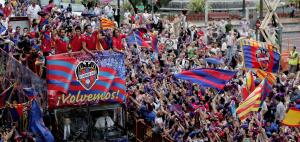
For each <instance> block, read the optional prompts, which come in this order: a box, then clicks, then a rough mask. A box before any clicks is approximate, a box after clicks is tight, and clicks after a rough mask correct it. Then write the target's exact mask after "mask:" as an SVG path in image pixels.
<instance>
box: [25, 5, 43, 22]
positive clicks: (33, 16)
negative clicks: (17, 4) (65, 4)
mask: <svg viewBox="0 0 300 142" xmlns="http://www.w3.org/2000/svg"><path fill="white" fill-rule="evenodd" d="M39 11H41V7H40V6H39V5H35V6H34V7H33V6H32V5H30V6H29V7H28V9H27V14H29V15H30V18H31V19H38V18H39V15H38V12H39Z"/></svg>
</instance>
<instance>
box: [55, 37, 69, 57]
mask: <svg viewBox="0 0 300 142" xmlns="http://www.w3.org/2000/svg"><path fill="white" fill-rule="evenodd" d="M55 41H56V44H55V45H56V46H55V54H61V53H67V52H68V42H66V41H63V40H62V39H61V38H59V37H58V38H56V39H55Z"/></svg>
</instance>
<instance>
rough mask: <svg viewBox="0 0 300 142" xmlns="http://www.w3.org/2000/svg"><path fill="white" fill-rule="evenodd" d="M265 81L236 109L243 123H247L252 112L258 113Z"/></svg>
mask: <svg viewBox="0 0 300 142" xmlns="http://www.w3.org/2000/svg"><path fill="white" fill-rule="evenodd" d="M264 81H265V80H263V81H262V82H261V83H260V84H259V85H258V86H257V87H256V88H255V90H254V91H253V92H252V93H251V94H250V95H249V96H248V97H247V98H246V99H245V100H244V101H243V102H241V103H240V105H239V107H238V108H237V109H236V112H237V115H238V116H239V118H240V120H241V121H245V120H246V118H247V117H248V116H249V114H250V112H253V111H254V112H255V111H258V109H259V107H260V103H261V94H262V92H263V89H264V84H265V83H264Z"/></svg>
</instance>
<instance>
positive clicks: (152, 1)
mask: <svg viewBox="0 0 300 142" xmlns="http://www.w3.org/2000/svg"><path fill="white" fill-rule="evenodd" d="M151 3H152V4H151V8H152V10H151V15H152V18H153V15H154V0H151Z"/></svg>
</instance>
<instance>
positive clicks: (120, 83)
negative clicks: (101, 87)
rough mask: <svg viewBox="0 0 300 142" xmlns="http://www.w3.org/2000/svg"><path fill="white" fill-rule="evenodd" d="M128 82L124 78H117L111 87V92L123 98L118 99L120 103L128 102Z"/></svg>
mask: <svg viewBox="0 0 300 142" xmlns="http://www.w3.org/2000/svg"><path fill="white" fill-rule="evenodd" d="M125 84H126V81H125V80H124V79H122V78H119V77H117V78H115V79H114V81H113V83H112V85H111V87H110V90H109V91H110V92H119V96H120V97H121V98H118V102H126V96H127V95H126V94H127V93H126V86H125Z"/></svg>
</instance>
